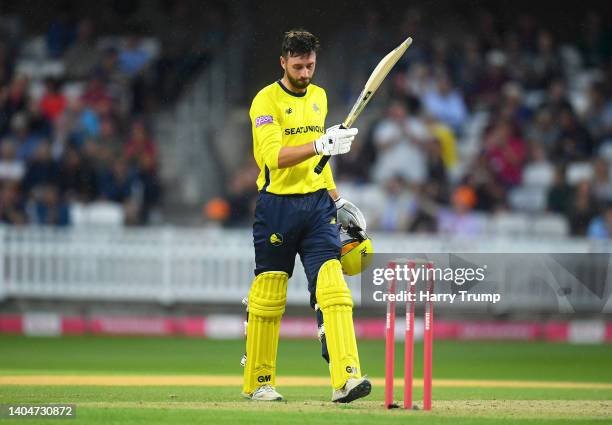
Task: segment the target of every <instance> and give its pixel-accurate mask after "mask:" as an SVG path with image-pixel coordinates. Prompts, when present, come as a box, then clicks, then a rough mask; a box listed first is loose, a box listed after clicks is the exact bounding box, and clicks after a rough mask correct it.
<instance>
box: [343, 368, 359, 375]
mask: <svg viewBox="0 0 612 425" xmlns="http://www.w3.org/2000/svg"><path fill="white" fill-rule="evenodd" d="M345 370H346V373H350V374H351V375H357V368H356V367H355V366H347V367H346V369H345Z"/></svg>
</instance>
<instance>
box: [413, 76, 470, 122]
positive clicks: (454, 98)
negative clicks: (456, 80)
mask: <svg viewBox="0 0 612 425" xmlns="http://www.w3.org/2000/svg"><path fill="white" fill-rule="evenodd" d="M423 105H424V107H425V110H426V111H427V112H428V113H430V114H431V115H433V116H434V117H436V118H437V119H438V120H440V121H442V122H443V123H444V124H446V125H448V126H449V127H450V128H452V129H453V131H454V132H455V134H461V130H462V129H463V125H464V124H465V121H466V119H467V117H468V114H467V109H466V107H465V103H464V101H463V97H462V96H461V94H460V93H459V92H458V91H457V90H456V89H454V88H453V85H452V82H451V80H450V77H449V76H448V75H447V74H446V73H444V72H440V73H439V74H438V76H437V78H436V80H435V85H434V86H433V87H430V88H429V89H428V90H427V91H426V92H425V95H424V96H423Z"/></svg>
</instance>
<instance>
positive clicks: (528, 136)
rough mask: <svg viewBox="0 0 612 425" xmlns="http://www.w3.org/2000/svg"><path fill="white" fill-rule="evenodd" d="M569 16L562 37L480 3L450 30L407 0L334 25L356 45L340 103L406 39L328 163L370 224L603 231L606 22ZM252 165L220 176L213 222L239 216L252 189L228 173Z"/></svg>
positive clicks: (245, 218) (481, 230) (398, 228)
mask: <svg viewBox="0 0 612 425" xmlns="http://www.w3.org/2000/svg"><path fill="white" fill-rule="evenodd" d="M576 19H581V20H583V22H582V24H581V25H580V28H582V32H581V33H578V34H574V35H573V36H572V37H571V39H567V38H566V39H561V38H560V37H559V34H558V33H555V32H554V28H551V29H549V28H546V27H545V26H544V24H543V23H541V22H539V21H538V20H537V19H536V18H535V17H533V16H530V15H527V14H522V15H520V16H519V17H518V19H517V20H505V21H497V20H496V18H495V15H494V14H492V13H489V12H486V11H484V10H480V11H478V13H476V14H475V16H474V17H472V18H471V20H469V21H468V22H467V24H465V25H464V26H463V27H462V28H461V30H460V31H459V32H458V33H457V34H455V33H451V32H450V31H449V32H439V33H431V34H427V33H426V29H424V28H423V16H422V12H420V11H419V10H418V9H408V10H407V11H406V12H405V15H404V18H403V20H402V22H401V24H400V26H399V28H395V27H389V26H388V25H384V23H383V22H382V20H381V16H380V14H379V13H378V12H377V11H375V10H370V11H368V12H366V16H365V21H364V22H363V23H362V25H361V26H360V27H359V31H356V30H355V28H351V29H349V30H346V31H344V32H343V33H340V34H339V35H338V40H337V41H338V44H339V45H345V46H346V45H350V46H351V48H355V49H357V50H358V51H360V52H369V53H370V54H369V55H365V54H364V55H351V61H350V62H348V61H347V62H345V64H344V66H345V68H342V67H341V66H340V65H338V64H335V66H337V67H339V68H340V73H341V74H342V75H345V76H347V78H346V79H344V80H343V82H344V84H341V85H340V88H339V90H338V91H336V92H332V94H330V95H329V96H330V97H331V96H332V95H338V96H344V97H345V98H346V100H347V102H348V104H350V102H352V101H353V100H354V98H355V97H356V95H357V93H358V91H359V90H360V87H361V86H362V84H363V81H365V79H366V78H367V75H368V74H369V72H370V71H371V69H372V68H373V67H374V65H375V64H376V62H377V61H378V60H379V59H380V58H381V57H382V56H384V55H385V53H386V51H388V49H389V46H390V45H392V44H393V43H392V42H391V41H390V40H397V39H399V38H398V37H397V35H398V34H413V35H414V38H415V40H418V41H417V42H415V43H414V44H413V46H411V48H410V49H409V50H408V52H407V54H406V56H405V59H404V60H403V61H402V62H400V63H399V64H398V66H397V67H396V69H395V70H394V72H393V73H392V74H391V75H390V76H389V77H388V79H389V83H388V84H387V85H386V88H387V89H388V90H387V93H384V92H383V93H380V94H378V93H377V96H381V97H383V96H386V100H384V101H382V102H380V103H379V104H382V105H384V107H383V108H382V113H380V115H379V116H378V117H377V118H376V119H375V120H374V121H373V123H372V124H371V125H370V126H369V127H368V128H363V127H362V126H363V124H362V126H361V128H360V130H361V131H360V136H359V140H358V141H356V142H355V143H354V144H353V148H352V150H351V151H350V153H349V154H347V155H343V156H339V157H338V158H337V159H336V160H335V163H334V175H335V176H336V181H337V183H338V185H339V188H340V191H341V192H342V193H344V194H345V195H346V197H347V198H348V199H351V196H354V197H356V199H351V200H352V201H354V202H355V203H356V204H357V205H358V206H360V207H362V208H363V209H365V210H367V211H364V212H366V217H368V219H369V225H370V229H372V230H374V229H376V230H381V231H389V232H438V233H441V234H452V235H462V236H476V235H483V234H485V233H486V232H487V226H489V225H490V222H491V220H492V219H494V218H495V217H498V216H501V215H504V214H506V215H507V214H515V213H516V214H523V215H524V216H526V217H527V220H529V217H532V216H542V215H546V216H547V217H551V220H552V219H555V220H559V219H562V220H561V221H562V224H563V225H562V226H561V230H560V232H559V233H560V234H561V235H563V234H565V235H573V236H589V237H593V238H602V239H606V238H612V180H611V179H610V171H611V170H610V167H611V166H612V31H611V30H612V28H611V27H610V24H611V22H610V21H609V17H607V16H603V15H601V14H598V13H596V12H585V15H584V16H580V17H576ZM606 19H607V20H606ZM396 44H397V43H396ZM360 60H361V62H362V63H359V62H358V63H357V64H355V63H354V61H360ZM321 66H325V65H321ZM327 66H329V64H328V65H327ZM332 89H333V88H328V92H329V91H330V90H332ZM254 172H256V169H255V171H253V165H252V164H249V165H247V166H245V167H244V168H242V169H240V170H239V171H238V172H237V174H236V175H235V176H234V178H233V180H232V181H231V183H230V187H229V189H228V192H229V194H230V195H229V197H228V200H229V204H230V206H231V207H233V208H231V209H230V220H229V221H228V222H227V223H229V224H237V223H238V224H243V225H244V224H246V223H248V222H249V215H250V213H251V211H250V210H249V206H252V199H253V197H254V196H255V193H254V188H253V187H252V185H247V184H243V183H241V182H244V181H245V180H246V179H247V178H252V175H253V174H254ZM252 181H254V179H253V180H252ZM237 194H239V195H240V196H237ZM563 229H565V230H563Z"/></svg>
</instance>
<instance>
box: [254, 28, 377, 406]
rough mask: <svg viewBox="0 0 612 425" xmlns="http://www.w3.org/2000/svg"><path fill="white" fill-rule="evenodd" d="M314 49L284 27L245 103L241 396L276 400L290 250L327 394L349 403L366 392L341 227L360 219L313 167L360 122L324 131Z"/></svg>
mask: <svg viewBox="0 0 612 425" xmlns="http://www.w3.org/2000/svg"><path fill="white" fill-rule="evenodd" d="M318 48H319V41H318V39H317V37H315V36H314V35H312V34H311V33H309V32H308V31H305V30H292V31H288V32H286V33H285V34H284V37H283V42H282V47H281V56H280V66H281V67H282V68H283V71H284V75H283V77H282V78H281V79H280V80H278V81H275V82H274V83H272V84H270V85H268V86H266V87H264V88H263V89H262V90H261V91H260V92H259V93H257V95H256V96H255V98H254V99H253V103H252V105H251V109H250V117H251V123H252V130H253V153H254V156H255V160H256V161H257V164H258V165H259V168H260V173H259V177H258V179H257V186H258V190H259V196H258V199H257V204H256V207H255V221H254V224H253V242H254V246H255V263H256V265H255V280H254V281H253V283H252V285H251V289H250V291H249V295H248V326H247V331H246V333H247V336H246V357H245V359H246V364H245V365H244V366H245V368H244V385H243V395H244V396H245V397H247V398H250V399H252V400H260V401H273V400H282V399H283V397H282V395H280V394H279V393H278V392H277V391H276V389H275V379H276V352H277V347H278V338H279V330H280V323H281V317H282V315H283V313H284V311H285V303H286V300H287V282H288V279H289V278H290V277H291V275H292V273H293V267H294V263H295V257H296V254H299V255H300V259H301V261H302V264H303V265H304V270H305V271H306V275H307V278H308V290H309V292H310V305H311V306H312V307H313V308H314V309H315V311H316V314H317V321H318V324H319V336H320V339H321V342H322V345H323V347H322V352H323V353H322V354H323V357H324V358H325V359H326V360H327V361H328V362H329V370H330V374H331V385H332V387H333V393H332V401H333V402H338V403H349V402H351V401H353V400H356V399H358V398H361V397H365V396H367V395H368V394H369V393H370V390H371V384H370V382H369V381H368V380H367V379H366V378H364V377H362V373H361V368H360V366H359V355H358V353H357V342H356V340H355V330H354V328H353V300H352V297H351V292H350V290H349V288H348V287H347V284H346V282H345V281H344V276H343V272H342V265H341V263H340V252H341V248H342V244H341V242H340V227H341V226H342V227H343V228H344V229H351V228H357V229H361V230H364V231H365V229H366V223H365V219H364V217H363V214H362V213H361V212H360V211H359V209H357V207H355V205H353V204H352V203H350V202H348V201H346V200H344V199H342V198H341V197H340V195H339V194H338V192H337V191H336V186H335V183H334V179H333V176H332V171H331V169H330V166H329V164H327V165H326V166H325V168H324V170H323V172H322V173H321V174H316V173H315V172H314V171H313V170H314V168H315V166H316V164H317V163H318V162H319V160H320V158H321V155H341V154H345V153H347V152H349V150H350V149H351V143H352V142H353V139H354V138H355V136H356V135H357V129H356V128H351V129H343V128H340V125H335V126H333V127H331V128H328V129H327V131H326V130H325V117H326V115H327V96H326V94H325V90H323V89H322V88H321V87H318V86H316V85H314V84H311V81H312V78H313V75H314V72H315V67H316V60H317V50H318Z"/></svg>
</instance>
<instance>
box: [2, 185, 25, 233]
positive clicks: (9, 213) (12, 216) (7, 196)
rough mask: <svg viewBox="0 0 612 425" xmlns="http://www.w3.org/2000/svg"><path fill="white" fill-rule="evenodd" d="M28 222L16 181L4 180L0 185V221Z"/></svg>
mask: <svg viewBox="0 0 612 425" xmlns="http://www.w3.org/2000/svg"><path fill="white" fill-rule="evenodd" d="M27 222H28V218H27V215H26V212H25V207H24V204H23V202H22V200H21V199H20V197H19V186H18V184H17V183H16V182H4V183H2V185H1V186H0V223H5V224H13V225H23V224H26V223H27Z"/></svg>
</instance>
